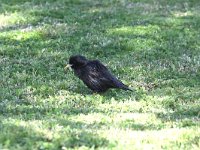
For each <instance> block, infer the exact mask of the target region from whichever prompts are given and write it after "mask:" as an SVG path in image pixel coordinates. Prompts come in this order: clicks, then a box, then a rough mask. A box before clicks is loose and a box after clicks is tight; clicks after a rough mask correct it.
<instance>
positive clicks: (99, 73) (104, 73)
mask: <svg viewBox="0 0 200 150" xmlns="http://www.w3.org/2000/svg"><path fill="white" fill-rule="evenodd" d="M93 64H94V65H95V67H94V68H95V69H96V70H95V71H94V72H93V73H94V75H95V76H96V77H97V78H98V79H99V80H101V81H102V82H103V83H106V84H107V85H109V86H110V87H113V88H122V89H128V87H127V86H126V85H124V84H123V83H122V82H121V81H119V80H118V79H117V78H116V77H115V76H114V75H112V74H111V73H110V71H109V70H108V69H107V68H106V66H104V65H103V64H102V63H101V62H99V61H98V60H94V61H93Z"/></svg>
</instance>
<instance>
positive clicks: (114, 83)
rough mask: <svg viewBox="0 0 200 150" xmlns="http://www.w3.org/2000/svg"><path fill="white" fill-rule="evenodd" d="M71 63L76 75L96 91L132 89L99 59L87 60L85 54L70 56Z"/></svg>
mask: <svg viewBox="0 0 200 150" xmlns="http://www.w3.org/2000/svg"><path fill="white" fill-rule="evenodd" d="M69 64H70V66H71V68H72V69H73V70H74V73H75V75H76V76H78V77H79V78H80V79H81V80H82V81H83V82H84V83H85V84H86V85H87V87H88V88H90V89H91V90H92V91H94V92H97V93H100V92H105V91H107V90H108V89H109V88H119V89H123V90H130V91H131V89H129V88H128V86H126V85H124V84H123V83H122V82H121V81H119V80H118V79H117V78H116V77H115V76H113V75H112V74H111V73H110V72H109V71H108V69H107V68H106V67H105V66H104V65H103V64H102V63H101V62H99V61H98V60H87V59H86V58H85V57H84V56H81V55H76V56H71V57H70V59H69Z"/></svg>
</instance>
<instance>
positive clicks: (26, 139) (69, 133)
mask: <svg viewBox="0 0 200 150" xmlns="http://www.w3.org/2000/svg"><path fill="white" fill-rule="evenodd" d="M14 120H15V121H16V122H13V120H12V121H11V120H7V121H6V122H5V123H4V120H1V121H3V123H2V124H1V125H0V129H1V130H2V131H3V132H1V137H0V140H1V143H2V144H3V145H4V147H5V148H6V147H7V146H8V147H21V148H23V147H29V148H37V149H41V148H51V149H52V148H53V149H62V148H76V147H81V146H84V147H88V148H99V147H108V146H112V147H113V146H114V145H112V144H110V143H109V141H108V140H107V139H105V138H103V137H100V136H99V135H97V134H95V133H91V132H89V131H81V129H82V127H84V126H85V125H84V123H81V124H80V127H78V128H77V129H78V131H77V130H76V131H75V130H74V128H76V127H77V122H70V123H69V122H68V121H66V120H65V124H66V125H67V126H68V127H70V128H68V129H67V130H63V132H58V133H54V132H55V131H54V130H56V129H55V126H54V127H53V128H51V127H49V129H48V130H44V129H42V128H38V127H37V125H36V126H35V125H31V124H29V125H27V124H26V126H24V124H23V123H20V122H18V120H16V119H14ZM9 121H11V122H9ZM36 122H37V121H36ZM58 125H59V122H58V123H56V126H58ZM10 131H15V132H10ZM56 134H58V135H59V136H56ZM2 138H3V139H2ZM7 139H9V141H8V140H7ZM2 141H3V142H2ZM8 142H9V143H8Z"/></svg>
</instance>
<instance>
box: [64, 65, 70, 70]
mask: <svg viewBox="0 0 200 150" xmlns="http://www.w3.org/2000/svg"><path fill="white" fill-rule="evenodd" d="M71 66H72V65H71V64H67V65H66V66H65V68H64V69H65V70H67V69H68V68H71Z"/></svg>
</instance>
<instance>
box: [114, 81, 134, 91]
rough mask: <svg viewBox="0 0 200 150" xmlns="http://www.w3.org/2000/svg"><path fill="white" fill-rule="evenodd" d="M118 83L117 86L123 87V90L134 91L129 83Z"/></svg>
mask: <svg viewBox="0 0 200 150" xmlns="http://www.w3.org/2000/svg"><path fill="white" fill-rule="evenodd" d="M117 83H118V84H117V87H118V88H120V89H122V90H126V91H133V90H131V89H130V88H129V87H128V86H127V85H125V84H124V83H122V82H120V81H119V82H117Z"/></svg>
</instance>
